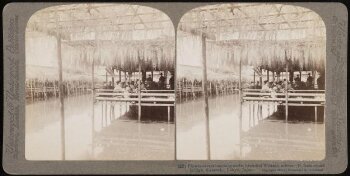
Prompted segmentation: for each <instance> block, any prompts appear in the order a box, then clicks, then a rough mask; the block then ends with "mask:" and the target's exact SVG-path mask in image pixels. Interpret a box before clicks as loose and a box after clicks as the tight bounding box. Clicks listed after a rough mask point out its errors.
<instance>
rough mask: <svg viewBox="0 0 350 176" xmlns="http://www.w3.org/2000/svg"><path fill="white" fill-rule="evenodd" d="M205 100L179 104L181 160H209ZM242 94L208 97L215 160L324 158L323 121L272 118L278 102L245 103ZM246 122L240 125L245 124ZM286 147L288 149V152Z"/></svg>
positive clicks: (177, 145) (212, 151) (178, 156)
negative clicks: (284, 120) (275, 119)
mask: <svg viewBox="0 0 350 176" xmlns="http://www.w3.org/2000/svg"><path fill="white" fill-rule="evenodd" d="M203 103H204V100H203V99H202V98H198V99H196V100H192V101H185V102H181V103H178V104H177V107H176V111H177V112H176V117H177V120H176V128H177V130H176V149H177V159H180V160H182V159H185V160H205V159H206V158H207V156H206V139H205V134H206V129H205V115H204V105H203ZM239 108H240V102H239V96H238V94H233V95H224V96H218V97H209V118H210V124H209V125H210V148H211V159H213V160H235V159H249V160H250V159H252V160H274V159H282V160H289V159H290V160H294V159H295V160H320V159H322V158H323V156H324V125H322V124H313V123H295V124H291V123H288V124H287V123H284V122H283V121H274V120H269V119H268V117H269V116H270V115H272V114H273V113H274V112H275V111H276V110H277V107H276V104H273V103H258V102H255V103H248V102H245V103H243V106H242V121H240V120H239ZM240 123H241V126H240ZM286 150H287V151H286Z"/></svg>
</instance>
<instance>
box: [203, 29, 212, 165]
mask: <svg viewBox="0 0 350 176" xmlns="http://www.w3.org/2000/svg"><path fill="white" fill-rule="evenodd" d="M206 48H207V46H206V38H205V35H204V34H202V66H203V82H202V87H203V96H204V109H205V118H206V129H207V133H206V138H207V158H208V160H210V125H209V104H208V94H207V91H208V90H207V86H206V85H207V53H206Z"/></svg>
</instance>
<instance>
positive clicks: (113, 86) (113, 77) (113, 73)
mask: <svg viewBox="0 0 350 176" xmlns="http://www.w3.org/2000/svg"><path fill="white" fill-rule="evenodd" d="M112 72H113V75H112V86H113V87H114V75H115V74H114V68H112Z"/></svg>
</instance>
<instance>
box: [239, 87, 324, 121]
mask: <svg viewBox="0 0 350 176" xmlns="http://www.w3.org/2000/svg"><path fill="white" fill-rule="evenodd" d="M325 101H326V100H325V91H324V90H289V91H288V92H284V93H274V92H261V89H243V90H242V103H244V102H250V103H255V102H257V103H260V102H272V103H275V104H277V105H284V106H285V107H286V108H285V111H286V120H288V106H302V107H315V108H314V109H315V122H317V107H324V106H325Z"/></svg>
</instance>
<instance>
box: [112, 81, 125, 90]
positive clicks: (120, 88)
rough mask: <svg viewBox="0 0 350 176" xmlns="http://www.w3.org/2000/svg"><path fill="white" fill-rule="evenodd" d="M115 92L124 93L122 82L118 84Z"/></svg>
mask: <svg viewBox="0 0 350 176" xmlns="http://www.w3.org/2000/svg"><path fill="white" fill-rule="evenodd" d="M113 91H114V92H118V91H123V88H122V82H116V85H115V86H114V89H113Z"/></svg>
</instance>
